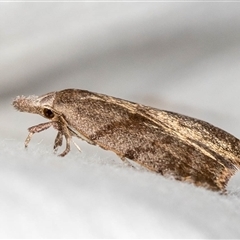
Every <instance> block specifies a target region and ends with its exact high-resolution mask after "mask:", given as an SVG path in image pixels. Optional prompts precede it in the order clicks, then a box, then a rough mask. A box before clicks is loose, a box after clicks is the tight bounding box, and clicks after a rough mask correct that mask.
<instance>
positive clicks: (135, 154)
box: [52, 89, 240, 191]
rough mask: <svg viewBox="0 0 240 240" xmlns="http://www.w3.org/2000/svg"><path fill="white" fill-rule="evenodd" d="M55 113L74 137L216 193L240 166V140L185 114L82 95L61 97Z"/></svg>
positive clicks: (74, 93)
mask: <svg viewBox="0 0 240 240" xmlns="http://www.w3.org/2000/svg"><path fill="white" fill-rule="evenodd" d="M52 109H54V110H56V112H59V113H62V114H63V117H64V119H65V121H66V123H67V125H68V128H69V130H70V132H71V134H72V135H73V136H78V137H80V138H82V139H84V140H86V141H88V142H89V143H91V144H96V145H98V146H100V147H102V148H104V149H106V150H111V151H114V152H115V153H116V154H117V155H118V156H119V157H121V158H122V159H130V160H133V161H135V162H137V163H139V164H140V165H142V166H144V167H146V168H147V169H149V170H152V171H154V172H156V173H160V174H162V175H164V176H172V177H174V178H175V179H177V180H181V181H186V182H189V183H194V184H195V185H197V186H202V187H205V188H208V189H211V190H213V191H223V190H224V189H225V186H226V184H227V182H228V180H229V179H230V177H231V176H232V175H233V174H234V173H235V171H236V170H237V169H238V168H239V165H240V159H239V152H240V142H239V139H237V138H235V137H234V136H232V135H231V134H229V133H227V132H225V131H223V130H221V129H219V128H217V127H214V126H213V125H211V124H209V123H207V122H204V121H201V120H197V119H194V118H190V117H187V116H184V115H181V114H177V113H173V112H168V111H162V110H158V109H155V108H152V107H147V106H144V105H140V104H137V103H133V102H129V101H126V100H123V99H118V98H114V97H110V96H107V95H103V94H97V93H92V92H88V91H84V90H78V89H68V90H63V91H59V92H56V94H55V97H54V101H53V106H52Z"/></svg>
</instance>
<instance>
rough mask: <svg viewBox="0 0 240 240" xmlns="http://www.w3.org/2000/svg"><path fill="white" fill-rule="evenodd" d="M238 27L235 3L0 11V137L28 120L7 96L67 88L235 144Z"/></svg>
mask: <svg viewBox="0 0 240 240" xmlns="http://www.w3.org/2000/svg"><path fill="white" fill-rule="evenodd" d="M239 22H240V14H239V4H238V3H231V4H229V3H1V7H0V52H1V54H0V63H1V64H0V68H1V69H0V71H1V78H0V86H1V87H0V98H1V105H0V112H1V115H2V117H1V120H0V121H1V126H0V132H1V133H3V134H4V135H6V134H7V135H9V137H10V135H12V137H16V136H17V135H15V134H16V133H17V132H18V131H20V130H21V127H23V128H26V123H21V126H19V124H18V126H17V127H15V126H14V125H15V124H16V121H15V118H17V119H21V120H22V121H24V122H25V121H28V119H29V118H31V117H30V115H29V116H26V115H24V114H23V115H22V114H17V113H16V112H13V109H12V107H11V106H10V103H11V101H12V99H13V98H14V97H15V96H17V95H32V94H35V95H41V94H44V93H47V92H50V91H55V90H60V89H65V88H72V87H74V88H80V89H87V90H90V91H95V92H100V93H106V94H109V95H113V96H117V97H121V98H125V99H129V100H131V101H137V102H141V103H143V104H146V105H151V106H155V107H158V108H164V109H168V110H172V111H176V112H180V113H184V114H187V115H190V116H194V117H197V118H201V119H203V120H207V121H210V122H212V123H214V124H215V125H217V126H220V127H222V128H224V129H226V130H228V131H230V132H231V133H233V134H235V135H237V136H240V128H238V122H239V120H240V111H239V110H238V107H237V106H238V105H237V103H238V95H239V94H238V93H239V90H240V81H239V76H240V61H239V53H240V28H239ZM21 134H22V133H21ZM18 136H19V135H18Z"/></svg>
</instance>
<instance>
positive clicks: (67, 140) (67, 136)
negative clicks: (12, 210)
mask: <svg viewBox="0 0 240 240" xmlns="http://www.w3.org/2000/svg"><path fill="white" fill-rule="evenodd" d="M64 136H65V138H66V148H65V150H64V151H63V152H62V153H61V154H59V155H58V156H60V157H64V156H65V155H66V154H68V153H69V151H70V140H71V136H69V135H64Z"/></svg>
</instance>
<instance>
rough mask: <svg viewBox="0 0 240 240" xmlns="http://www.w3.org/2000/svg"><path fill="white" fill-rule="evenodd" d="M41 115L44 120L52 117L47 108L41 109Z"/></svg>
mask: <svg viewBox="0 0 240 240" xmlns="http://www.w3.org/2000/svg"><path fill="white" fill-rule="evenodd" d="M43 114H44V116H45V117H46V118H53V117H54V113H53V112H52V111H51V110H50V109H47V108H44V109H43Z"/></svg>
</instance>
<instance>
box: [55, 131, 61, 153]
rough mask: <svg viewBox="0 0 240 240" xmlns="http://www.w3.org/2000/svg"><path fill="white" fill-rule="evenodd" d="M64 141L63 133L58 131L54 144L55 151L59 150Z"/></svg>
mask: <svg viewBox="0 0 240 240" xmlns="http://www.w3.org/2000/svg"><path fill="white" fill-rule="evenodd" d="M62 142H63V134H62V132H61V131H58V133H57V136H56V138H55V141H54V146H53V149H54V152H56V151H57V149H58V147H61V146H62Z"/></svg>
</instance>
